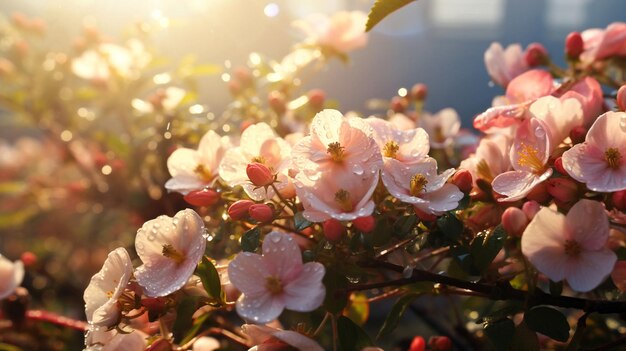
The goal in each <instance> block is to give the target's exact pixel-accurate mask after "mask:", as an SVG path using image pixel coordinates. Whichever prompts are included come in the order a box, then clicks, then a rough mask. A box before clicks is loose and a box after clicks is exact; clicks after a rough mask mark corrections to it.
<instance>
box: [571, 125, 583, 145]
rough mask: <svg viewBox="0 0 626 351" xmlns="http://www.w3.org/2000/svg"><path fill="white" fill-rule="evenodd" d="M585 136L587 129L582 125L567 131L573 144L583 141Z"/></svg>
mask: <svg viewBox="0 0 626 351" xmlns="http://www.w3.org/2000/svg"><path fill="white" fill-rule="evenodd" d="M586 136H587V129H586V128H585V127H583V126H576V127H574V128H572V130H571V131H570V132H569V137H570V139H572V142H573V143H574V144H580V143H582V142H583V141H585V137H586Z"/></svg>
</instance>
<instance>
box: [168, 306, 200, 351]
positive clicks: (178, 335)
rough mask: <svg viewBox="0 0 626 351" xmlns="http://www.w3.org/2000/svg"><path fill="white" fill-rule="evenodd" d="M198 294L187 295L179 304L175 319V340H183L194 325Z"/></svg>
mask: <svg viewBox="0 0 626 351" xmlns="http://www.w3.org/2000/svg"><path fill="white" fill-rule="evenodd" d="M199 299H200V298H199V297H198V296H186V297H184V298H183V299H182V300H181V301H180V303H179V304H178V309H177V311H176V320H175V321H174V327H173V329H172V331H173V332H174V340H181V339H182V338H183V337H184V335H185V333H186V332H187V331H188V330H189V328H191V326H192V318H191V317H192V316H193V314H194V313H195V312H196V307H197V305H198V301H199Z"/></svg>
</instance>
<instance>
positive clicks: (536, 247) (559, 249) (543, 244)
mask: <svg viewBox="0 0 626 351" xmlns="http://www.w3.org/2000/svg"><path fill="white" fill-rule="evenodd" d="M565 230H567V228H566V224H565V216H564V215H562V214H560V213H558V212H555V211H553V210H551V209H549V208H547V207H543V208H541V210H539V212H538V213H537V214H536V215H535V217H533V219H532V220H531V221H530V223H529V224H528V226H527V227H526V229H525V230H524V233H523V234H522V242H521V244H522V245H521V246H522V253H523V254H524V256H526V258H528V260H529V261H530V263H532V264H533V265H534V266H535V267H536V268H537V269H538V270H539V271H540V272H541V273H543V274H545V275H546V276H548V277H549V278H550V279H551V280H552V281H555V282H558V281H561V280H563V279H564V278H565V272H566V263H567V256H566V255H565V240H566V239H565V235H564V232H565Z"/></svg>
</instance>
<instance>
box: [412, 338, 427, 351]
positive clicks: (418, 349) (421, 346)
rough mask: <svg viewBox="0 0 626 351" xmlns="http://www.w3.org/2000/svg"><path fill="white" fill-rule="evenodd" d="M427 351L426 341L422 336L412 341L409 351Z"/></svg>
mask: <svg viewBox="0 0 626 351" xmlns="http://www.w3.org/2000/svg"><path fill="white" fill-rule="evenodd" d="M425 350H426V340H424V338H423V337H421V336H416V337H414V338H413V341H411V346H409V351H425Z"/></svg>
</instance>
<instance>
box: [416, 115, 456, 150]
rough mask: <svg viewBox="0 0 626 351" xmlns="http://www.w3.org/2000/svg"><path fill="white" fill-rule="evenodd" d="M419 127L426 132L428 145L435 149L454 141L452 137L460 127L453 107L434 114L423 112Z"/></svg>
mask: <svg viewBox="0 0 626 351" xmlns="http://www.w3.org/2000/svg"><path fill="white" fill-rule="evenodd" d="M420 127H422V128H424V130H425V131H426V133H428V136H429V137H430V138H429V139H430V146H431V147H432V148H435V149H442V148H445V147H446V146H449V145H450V144H452V142H453V141H454V137H455V136H456V135H457V134H458V133H459V129H461V120H460V119H459V115H458V114H457V113H456V111H455V110H454V109H452V108H446V109H443V110H441V111H439V112H437V113H436V114H435V115H430V114H424V115H423V116H421V120H420Z"/></svg>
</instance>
